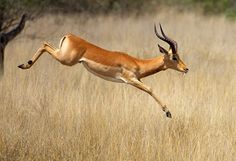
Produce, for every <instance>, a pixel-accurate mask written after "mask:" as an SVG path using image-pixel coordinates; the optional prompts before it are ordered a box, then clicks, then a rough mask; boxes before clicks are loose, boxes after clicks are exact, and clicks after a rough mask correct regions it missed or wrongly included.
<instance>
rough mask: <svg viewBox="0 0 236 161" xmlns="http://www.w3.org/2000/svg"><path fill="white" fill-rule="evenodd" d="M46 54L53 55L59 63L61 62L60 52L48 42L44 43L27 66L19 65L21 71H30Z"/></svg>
mask: <svg viewBox="0 0 236 161" xmlns="http://www.w3.org/2000/svg"><path fill="white" fill-rule="evenodd" d="M44 52H47V53H48V54H50V55H52V56H53V57H54V58H55V59H57V60H58V61H59V60H60V54H59V50H57V49H55V48H53V47H52V46H51V45H50V44H48V43H47V42H44V44H43V46H42V47H40V48H39V49H38V50H37V52H36V53H35V54H34V56H33V57H32V59H31V60H29V61H28V62H27V63H26V64H21V65H19V66H18V67H19V68H21V69H29V68H30V67H31V66H32V65H33V64H34V63H35V62H36V61H37V60H38V58H39V57H40V56H41V55H42V54H43V53H44Z"/></svg>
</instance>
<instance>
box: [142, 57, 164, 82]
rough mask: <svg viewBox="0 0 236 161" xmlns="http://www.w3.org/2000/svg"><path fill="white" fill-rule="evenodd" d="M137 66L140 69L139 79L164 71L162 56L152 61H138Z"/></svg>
mask: <svg viewBox="0 0 236 161" xmlns="http://www.w3.org/2000/svg"><path fill="white" fill-rule="evenodd" d="M138 64H139V67H140V70H139V71H140V72H139V75H140V78H143V77H146V76H149V75H152V74H155V73H157V72H160V71H162V70H166V66H165V62H164V55H162V56H159V57H155V58H152V59H146V60H139V62H138Z"/></svg>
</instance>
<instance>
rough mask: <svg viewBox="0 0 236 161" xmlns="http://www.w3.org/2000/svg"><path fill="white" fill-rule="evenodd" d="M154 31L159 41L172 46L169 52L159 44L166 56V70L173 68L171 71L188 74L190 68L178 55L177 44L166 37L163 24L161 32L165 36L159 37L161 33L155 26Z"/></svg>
mask: <svg viewBox="0 0 236 161" xmlns="http://www.w3.org/2000/svg"><path fill="white" fill-rule="evenodd" d="M154 30H155V34H156V36H157V37H158V38H159V39H161V40H163V41H165V42H166V43H168V44H169V45H170V47H169V50H166V49H164V48H163V47H162V46H160V45H159V44H158V47H159V50H160V52H161V53H163V54H165V55H164V64H165V68H166V69H168V68H171V69H174V70H177V71H180V72H183V73H187V72H188V68H187V66H186V65H185V64H184V62H183V61H182V60H181V59H180V57H179V54H178V45H177V42H176V41H174V40H172V39H170V38H169V37H167V36H166V35H165V33H164V32H163V29H162V27H161V24H160V30H161V33H162V35H163V36H161V35H159V33H158V32H157V29H156V25H154Z"/></svg>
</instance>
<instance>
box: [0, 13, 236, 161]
mask: <svg viewBox="0 0 236 161" xmlns="http://www.w3.org/2000/svg"><path fill="white" fill-rule="evenodd" d="M154 22H156V23H158V22H161V23H162V25H163V27H164V30H165V32H166V33H167V34H168V35H169V36H170V37H172V38H174V39H175V40H176V41H177V42H178V44H179V53H180V56H181V57H182V59H183V60H184V61H185V63H186V64H187V65H188V67H189V68H190V71H189V73H188V74H187V75H186V76H183V75H182V74H180V73H178V72H176V71H173V70H167V71H165V72H160V73H158V74H156V75H153V76H150V77H148V78H145V79H143V81H144V82H145V83H146V84H148V85H150V86H151V87H152V88H153V90H154V92H155V93H156V94H157V95H158V96H159V97H160V99H161V100H162V101H163V102H165V103H166V104H167V106H168V108H169V109H170V111H171V112H172V115H173V118H172V119H168V118H166V117H165V114H164V113H163V112H162V111H161V109H160V107H159V106H158V105H157V103H156V102H155V101H154V100H153V98H151V97H150V96H148V95H147V94H146V93H144V92H141V91H139V90H137V89H136V88H134V87H131V86H129V85H126V84H118V83H112V82H108V81H105V80H102V79H100V78H98V77H95V76H94V75H92V74H90V73H89V72H87V71H86V69H85V68H84V67H83V66H82V65H79V64H78V65H76V66H73V67H66V66H63V65H61V64H60V63H58V62H56V61H55V60H54V59H53V58H52V57H51V56H49V55H48V54H45V55H43V56H42V57H41V58H40V60H39V61H38V62H37V63H36V64H35V65H34V66H33V67H32V68H31V69H30V70H26V71H23V70H20V69H18V68H17V65H19V64H22V63H24V62H26V61H27V60H29V58H31V56H32V55H33V53H34V52H35V51H36V50H37V48H38V47H40V45H41V43H42V42H43V40H46V41H48V42H50V43H52V44H54V45H55V46H58V43H59V40H60V38H61V37H62V36H63V35H64V34H66V33H68V32H71V33H74V34H77V35H79V36H81V37H83V38H84V39H86V40H88V41H90V42H92V43H95V44H97V45H99V46H101V47H104V48H107V49H110V50H119V51H124V52H127V53H129V54H130V55H133V56H137V57H140V58H150V57H155V56H158V55H160V53H159V51H158V47H157V43H161V44H162V45H164V46H165V47H168V46H167V45H166V44H164V43H162V42H160V41H159V40H157V38H156V36H155V35H154V30H153V24H154ZM27 26H28V27H27V28H26V29H25V31H24V32H23V33H22V34H21V36H19V37H18V38H17V39H15V40H14V41H13V42H12V43H11V44H9V46H8V47H7V49H6V61H5V62H6V71H5V76H4V78H3V79H2V80H1V81H0V91H1V92H0V160H3V161H4V160H8V161H9V160H12V161H18V160H20V161H29V160H30V161H31V160H35V161H36V160H38V161H42V160H47V161H49V160H55V161H56V160H60V161H64V160H68V161H74V160H76V161H77V160H78V161H95V160H97V161H118V160H119V161H134V160H135V161H233V160H235V158H236V119H235V115H236V108H235V106H236V99H235V96H236V87H235V84H236V75H235V69H236V55H235V54H236V52H235V40H236V35H235V33H236V23H233V22H229V21H227V20H225V19H224V18H223V17H207V18H206V17H202V16H200V15H197V14H187V13H177V12H176V11H168V12H166V13H164V12H161V13H158V14H156V15H154V16H142V17H139V18H135V17H132V16H127V17H116V16H97V17H89V16H86V15H71V16H69V15H68V16H59V15H58V16H51V15H49V16H47V17H46V16H45V17H43V18H41V19H39V20H37V21H36V22H31V23H28V24H27ZM28 34H33V35H35V37H31V38H29V37H28V36H27V35H28ZM32 38H34V39H32Z"/></svg>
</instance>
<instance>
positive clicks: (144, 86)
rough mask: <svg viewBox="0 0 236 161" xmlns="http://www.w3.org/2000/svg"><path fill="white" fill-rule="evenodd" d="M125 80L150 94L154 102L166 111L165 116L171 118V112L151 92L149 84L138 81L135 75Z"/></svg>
mask: <svg viewBox="0 0 236 161" xmlns="http://www.w3.org/2000/svg"><path fill="white" fill-rule="evenodd" d="M125 80H126V82H127V83H128V84H131V85H132V86H134V87H137V88H138V89H141V90H142V91H144V92H147V93H148V94H149V95H151V96H152V97H153V98H154V99H155V100H156V102H157V103H158V104H159V105H160V106H161V108H162V110H163V111H164V112H165V113H166V116H167V117H169V118H171V113H170V111H169V110H168V108H167V107H166V105H164V104H163V103H162V102H161V101H160V99H159V98H158V97H157V96H156V95H155V94H154V93H153V92H152V89H151V88H150V87H149V86H147V85H146V84H144V83H142V82H140V81H139V80H138V79H137V78H135V77H133V78H126V79H125Z"/></svg>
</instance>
